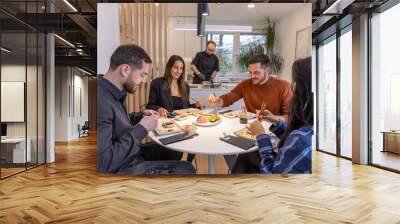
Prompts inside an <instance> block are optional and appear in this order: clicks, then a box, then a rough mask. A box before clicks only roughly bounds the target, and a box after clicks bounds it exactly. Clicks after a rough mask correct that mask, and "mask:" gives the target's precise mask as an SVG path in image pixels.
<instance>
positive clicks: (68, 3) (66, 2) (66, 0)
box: [64, 0, 78, 12]
mask: <svg viewBox="0 0 400 224" xmlns="http://www.w3.org/2000/svg"><path fill="white" fill-rule="evenodd" d="M64 3H65V4H67V5H68V6H69V7H70V8H71V9H72V10H73V11H74V12H78V10H77V9H76V8H75V7H74V6H73V5H72V4H71V3H70V2H69V1H68V0H64Z"/></svg>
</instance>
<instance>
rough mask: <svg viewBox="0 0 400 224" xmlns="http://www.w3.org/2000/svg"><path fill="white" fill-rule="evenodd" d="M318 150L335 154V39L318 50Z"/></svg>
mask: <svg viewBox="0 0 400 224" xmlns="http://www.w3.org/2000/svg"><path fill="white" fill-rule="evenodd" d="M317 63H318V139H317V141H318V149H320V150H323V151H326V152H330V153H335V154H336V132H337V131H336V39H335V37H332V39H331V40H330V41H328V42H327V43H324V44H322V45H320V46H319V48H318V62H317Z"/></svg>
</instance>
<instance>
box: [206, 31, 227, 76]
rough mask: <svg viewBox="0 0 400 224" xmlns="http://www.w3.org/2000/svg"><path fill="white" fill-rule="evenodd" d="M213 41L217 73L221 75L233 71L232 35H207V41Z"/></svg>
mask: <svg viewBox="0 0 400 224" xmlns="http://www.w3.org/2000/svg"><path fill="white" fill-rule="evenodd" d="M208 40H213V41H214V42H215V43H216V44H217V48H216V50H215V54H216V55H217V57H218V59H219V71H220V72H221V73H223V74H226V73H232V71H233V67H232V64H233V57H232V56H233V34H222V33H221V34H218V33H214V34H213V33H211V34H207V41H208Z"/></svg>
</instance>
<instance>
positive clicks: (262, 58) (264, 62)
mask: <svg viewBox="0 0 400 224" xmlns="http://www.w3.org/2000/svg"><path fill="white" fill-rule="evenodd" d="M257 63H260V64H261V67H262V68H265V67H267V66H270V61H269V57H268V55H265V54H260V55H255V56H252V57H251V58H250V60H249V65H252V64H257Z"/></svg>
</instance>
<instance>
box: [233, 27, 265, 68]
mask: <svg viewBox="0 0 400 224" xmlns="http://www.w3.org/2000/svg"><path fill="white" fill-rule="evenodd" d="M265 42H266V36H265V35H254V34H253V35H252V34H242V35H240V53H241V52H243V51H244V50H246V48H248V47H249V46H250V45H251V46H252V47H259V48H263V49H264V54H265V53H267V52H266V51H265ZM239 69H240V73H242V74H244V75H247V73H248V72H247V68H246V67H244V66H241V67H240V68H239Z"/></svg>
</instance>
